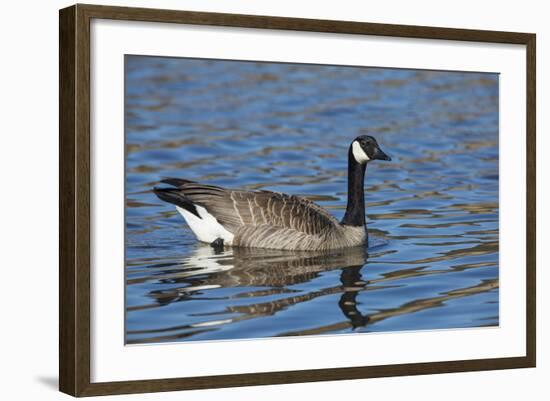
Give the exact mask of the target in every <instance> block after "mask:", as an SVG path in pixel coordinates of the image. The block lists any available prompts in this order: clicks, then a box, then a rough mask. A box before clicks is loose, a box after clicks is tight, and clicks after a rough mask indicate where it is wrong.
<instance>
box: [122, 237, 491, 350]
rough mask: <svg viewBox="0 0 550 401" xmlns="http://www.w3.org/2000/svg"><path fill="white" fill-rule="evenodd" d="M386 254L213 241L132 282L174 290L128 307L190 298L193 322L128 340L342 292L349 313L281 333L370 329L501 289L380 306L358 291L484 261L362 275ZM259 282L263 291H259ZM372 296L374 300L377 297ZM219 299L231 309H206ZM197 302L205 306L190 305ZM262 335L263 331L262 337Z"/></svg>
mask: <svg viewBox="0 0 550 401" xmlns="http://www.w3.org/2000/svg"><path fill="white" fill-rule="evenodd" d="M375 248H376V247H375ZM372 250H373V249H372V248H371V251H372ZM384 254H386V255H387V254H391V252H388V251H387V250H386V251H385V250H378V249H376V252H371V258H372V257H373V259H374V260H373V261H372V262H369V263H367V257H368V254H367V251H366V249H364V248H363V247H356V248H349V249H346V250H340V251H336V252H334V251H333V252H330V253H315V252H302V253H300V252H288V251H276V250H261V251H259V250H254V251H252V250H249V249H246V248H232V249H231V248H230V249H228V250H226V251H223V252H216V251H214V250H213V249H212V248H211V247H209V246H201V247H199V248H197V249H196V250H195V252H194V254H193V255H192V256H191V257H188V258H186V259H184V260H180V261H178V262H163V263H156V264H152V265H149V268H151V269H153V272H149V274H147V275H146V276H141V277H140V278H134V279H130V280H128V284H139V283H140V282H144V281H151V280H154V281H155V282H156V283H158V284H159V285H162V287H165V288H166V287H169V289H163V290H153V291H150V292H149V293H148V295H147V296H148V298H149V299H150V300H151V299H152V300H153V301H154V302H153V303H151V302H149V303H146V304H141V305H139V306H130V307H128V308H127V312H135V311H142V312H143V311H145V310H147V309H151V310H153V311H154V310H155V309H157V308H159V307H166V306H173V305H176V304H178V303H184V304H185V305H186V308H185V312H183V313H184V314H185V319H186V320H187V321H189V320H190V319H192V320H193V322H192V323H188V324H184V325H166V326H164V327H160V328H148V329H143V330H140V329H134V330H128V331H127V338H126V342H127V343H128V344H138V343H150V342H171V341H181V340H184V339H187V338H190V337H202V335H208V334H213V332H214V331H216V330H219V329H221V328H222V327H224V326H226V327H227V326H228V325H231V324H236V323H243V322H245V321H247V320H249V321H250V320H252V319H257V318H265V317H274V316H275V315H277V314H278V313H279V312H282V311H284V310H289V309H290V308H295V307H299V306H300V305H306V304H307V302H308V301H312V300H315V299H321V298H323V297H327V296H338V295H339V297H338V300H337V301H336V302H335V303H336V305H337V309H338V310H340V313H341V315H340V316H342V315H343V318H344V319H340V320H339V321H336V322H332V323H329V324H327V322H326V321H325V320H323V316H322V314H321V315H313V314H307V318H308V324H309V325H310V327H309V328H307V329H297V330H290V331H288V330H287V331H285V330H283V329H282V330H281V332H279V333H278V334H276V336H302V335H318V334H328V333H336V332H339V333H342V332H350V331H356V330H359V331H371V330H370V329H368V327H370V326H371V325H373V324H376V323H378V322H380V321H382V320H386V319H388V318H394V317H398V316H404V315H408V314H413V313H415V312H420V311H424V310H428V309H432V308H437V307H441V306H443V305H444V304H445V303H446V302H447V301H451V300H454V299H459V298H467V297H469V296H472V295H476V294H482V293H488V292H491V291H494V290H497V289H498V285H499V284H498V279H484V280H481V281H479V282H478V283H477V284H475V285H471V286H467V287H460V288H457V289H453V290H450V291H446V292H443V293H440V294H438V295H436V296H432V297H428V298H419V299H416V300H413V301H410V302H406V303H404V304H401V305H398V306H397V307H394V308H388V309H380V308H379V307H378V305H376V301H375V300H374V298H373V297H372V296H369V303H368V304H367V303H366V302H365V301H364V298H363V301H362V303H361V302H359V301H358V299H357V298H358V296H359V295H361V294H365V293H369V294H370V293H372V292H373V291H379V290H391V289H398V288H399V287H402V284H399V282H400V280H404V279H405V280H407V279H411V278H414V277H417V278H421V277H427V276H437V275H441V274H450V273H453V272H459V271H464V270H476V269H478V268H480V267H483V264H481V265H480V264H471V265H456V266H454V267H453V268H452V269H448V270H439V269H427V268H426V267H425V266H421V267H412V268H402V267H398V268H396V269H395V270H392V271H389V272H385V273H381V274H379V275H377V276H376V278H373V279H370V280H364V279H363V278H362V276H363V274H365V273H366V271H367V270H366V269H368V268H370V269H372V268H374V269H376V268H377V267H376V266H377V265H376V263H377V261H376V260H377V259H378V258H379V257H380V256H382V255H384ZM373 263H374V265H373ZM397 265H398V264H397ZM332 271H339V282H340V284H339V285H332V286H330V285H329V286H322V285H317V286H316V288H318V289H316V290H313V291H310V290H302V289H301V288H300V285H302V284H307V283H310V282H313V281H315V280H321V279H322V276H323V274H327V273H330V272H332ZM371 273H372V272H371ZM329 282H333V281H332V280H331V281H329ZM258 287H259V288H260V289H257V288H258ZM228 289H232V290H234V291H232V292H231V293H230V294H229V295H223V293H222V295H220V293H219V291H221V290H228ZM235 290H236V291H235ZM239 290H242V291H239ZM214 293H215V294H214ZM262 298H264V299H265V298H268V300H266V301H264V302H258V300H259V299H262ZM371 299H372V300H373V301H372V302H370V301H371ZM247 300H254V302H253V303H249V302H247ZM212 301H217V302H215V304H216V305H220V304H223V305H225V307H224V308H223V309H221V310H220V309H214V310H212V309H210V310H208V311H204V310H203V307H204V302H207V303H210V302H212ZM201 302H202V303H201ZM192 303H198V304H199V305H197V306H196V307H194V308H190V307H189V306H190V305H191V304H192ZM361 304H362V305H361ZM367 309H369V310H370V312H369V313H366V310H367ZM302 313H303V312H302ZM334 318H335V317H334V316H332V317H331V319H334ZM171 321H173V319H172V320H171ZM316 321H318V324H316ZM271 330H273V327H271ZM167 333H171V334H167ZM258 337H262V336H261V335H258ZM197 339H200V338H197Z"/></svg>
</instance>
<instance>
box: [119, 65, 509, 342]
mask: <svg viewBox="0 0 550 401" xmlns="http://www.w3.org/2000/svg"><path fill="white" fill-rule="evenodd" d="M125 112H126V133H125V134H126V151H127V158H126V312H127V313H126V342H127V343H129V344H135V343H150V342H174V341H192V340H217V339H241V338H259V337H273V336H288V335H308V334H338V333H356V332H383V331H396V330H430V329H431V330H433V329H442V328H466V327H480V326H494V325H498V323H499V303H498V302H499V294H498V291H499V289H498V287H499V285H498V277H499V274H498V234H499V226H498V183H499V181H498V179H499V175H498V174H499V173H498V75H496V74H485V73H460V72H436V71H418V70H399V69H382V68H357V67H336V66H314V65H299V64H277V63H255V62H236V61H214V60H194V59H177V58H159V57H143V56H127V57H126V100H125ZM360 134H370V135H373V136H374V137H376V138H377V140H378V142H379V143H380V145H381V147H382V149H383V150H384V151H385V152H386V153H388V154H389V155H390V156H391V157H392V159H393V161H392V162H372V163H370V164H369V166H368V168H367V175H366V180H365V193H366V203H367V209H366V211H367V224H368V228H369V233H370V244H369V249H363V248H358V249H348V250H345V251H336V252H333V253H331V254H328V255H327V254H315V253H308V252H299V253H297V252H288V251H287V252H282V251H266V250H261V249H238V248H235V249H230V248H226V250H225V251H224V252H223V253H221V254H215V253H214V252H213V250H212V249H211V248H210V247H209V246H207V245H204V244H200V243H198V242H197V241H196V239H195V238H194V236H193V234H192V232H191V231H190V230H189V228H188V227H187V226H186V225H185V222H184V220H183V219H182V218H181V216H180V215H179V214H178V213H177V212H176V211H175V209H174V208H173V207H172V206H171V205H168V204H166V203H164V202H162V201H160V200H159V199H158V198H157V197H156V196H155V195H154V194H153V193H152V192H151V189H152V187H153V186H154V185H157V184H158V181H159V180H160V179H162V178H164V177H182V178H187V179H192V180H196V181H201V182H205V183H210V184H216V185H221V186H226V187H233V188H246V189H270V190H275V191H281V192H286V193H290V194H296V195H301V196H305V197H308V198H310V199H312V200H314V201H316V202H317V203H319V204H320V205H322V206H323V207H325V208H327V209H328V210H329V211H330V212H331V213H333V214H334V215H335V216H336V217H337V218H339V219H340V218H341V217H342V216H343V213H344V210H345V203H346V188H347V187H346V183H347V177H346V173H347V148H348V146H349V143H350V141H351V140H352V139H353V138H354V137H355V136H357V135H360Z"/></svg>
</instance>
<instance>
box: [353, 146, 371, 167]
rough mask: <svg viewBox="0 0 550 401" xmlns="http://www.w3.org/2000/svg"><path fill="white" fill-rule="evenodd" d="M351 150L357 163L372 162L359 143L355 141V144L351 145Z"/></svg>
mask: <svg viewBox="0 0 550 401" xmlns="http://www.w3.org/2000/svg"><path fill="white" fill-rule="evenodd" d="M351 150H352V152H353V157H355V160H356V161H357V163H359V164H364V163H366V162H368V161H369V160H370V157H368V156H367V154H366V153H365V151H364V150H363V148H362V147H361V145H359V142H357V141H353V144H352V145H351Z"/></svg>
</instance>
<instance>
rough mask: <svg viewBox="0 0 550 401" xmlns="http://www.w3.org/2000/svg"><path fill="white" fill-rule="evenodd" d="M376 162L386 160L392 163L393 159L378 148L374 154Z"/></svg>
mask: <svg viewBox="0 0 550 401" xmlns="http://www.w3.org/2000/svg"><path fill="white" fill-rule="evenodd" d="M373 159H374V160H386V161H388V162H391V157H389V156H388V155H387V154H385V153H384V152H383V151H382V149H380V148H376V151H375V152H374V157H373Z"/></svg>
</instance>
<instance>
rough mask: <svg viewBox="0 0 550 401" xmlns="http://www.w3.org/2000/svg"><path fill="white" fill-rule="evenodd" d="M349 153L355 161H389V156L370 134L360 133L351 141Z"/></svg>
mask: <svg viewBox="0 0 550 401" xmlns="http://www.w3.org/2000/svg"><path fill="white" fill-rule="evenodd" d="M351 153H352V155H353V157H354V159H355V161H356V162H357V163H359V164H365V163H368V162H370V161H372V160H387V161H391V157H389V156H388V155H387V154H385V153H384V152H383V151H382V149H380V146H379V145H378V142H376V139H375V138H374V137H372V136H370V135H360V136H358V137H357V138H355V139H354V140H353V142H352V143H351Z"/></svg>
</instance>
